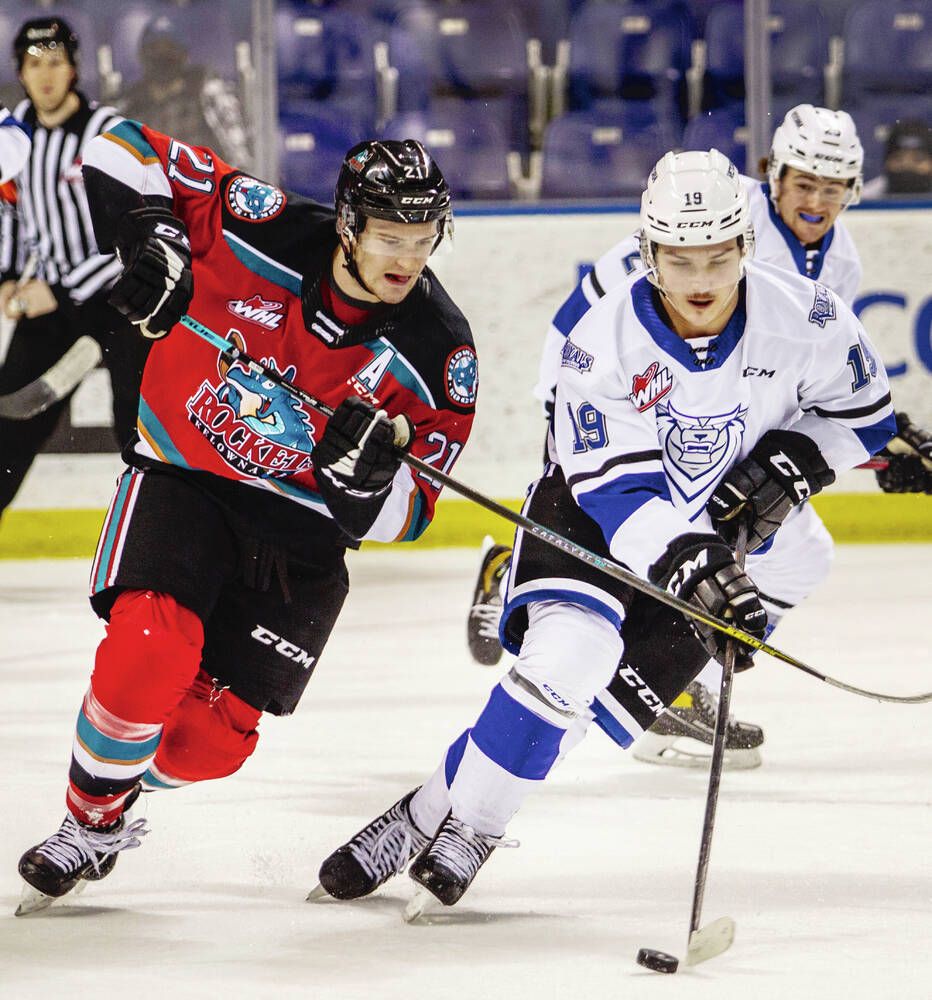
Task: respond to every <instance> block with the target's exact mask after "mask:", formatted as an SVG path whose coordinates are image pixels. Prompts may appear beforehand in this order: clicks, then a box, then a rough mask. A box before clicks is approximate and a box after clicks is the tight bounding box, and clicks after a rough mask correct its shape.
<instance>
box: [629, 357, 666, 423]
mask: <svg viewBox="0 0 932 1000" xmlns="http://www.w3.org/2000/svg"><path fill="white" fill-rule="evenodd" d="M672 388H673V376H672V375H671V374H670V370H669V369H668V368H667V367H666V366H664V367H663V368H661V367H660V362H659V361H654V362H653V363H652V364H650V365H648V366H647V370H646V371H644V372H642V373H641V374H640V375H635V376H634V378H633V379H631V395H630V396H628V399H630V400H631V402H632V403H634V405H635V406H636V407H637V409H638V412H640V413H643V412H644V411H645V410H649V409H650V408H651V407H652V406H654V404H656V403H657V402H659V401H660V400H661V399H663V397H664V396H666V394H667V393H668V392H669V391H670V390H671V389H672Z"/></svg>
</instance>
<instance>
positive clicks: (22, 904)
mask: <svg viewBox="0 0 932 1000" xmlns="http://www.w3.org/2000/svg"><path fill="white" fill-rule="evenodd" d="M60 898H61V897H60V896H46V894H45V893H44V892H39V890H38V889H36V888H34V887H33V886H31V885H30V884H29V883H28V882H23V891H22V894H21V895H20V898H19V906H17V907H16V913H15V916H17V917H25V916H28V915H29V914H30V913H39V912H40V911H41V910H47V909H48V908H49V907H50V906H51V905H52V903H57V902H58V900H59V899H60Z"/></svg>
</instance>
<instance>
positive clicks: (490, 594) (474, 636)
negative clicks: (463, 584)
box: [466, 535, 511, 667]
mask: <svg viewBox="0 0 932 1000" xmlns="http://www.w3.org/2000/svg"><path fill="white" fill-rule="evenodd" d="M510 565H511V549H509V548H508V547H507V546H505V545H496V544H495V543H494V541H493V540H492V538H491V536H489V535H486V536H485V538H484V539H483V542H482V564H481V566H480V567H479V578H478V579H477V580H476V590H475V593H474V594H473V598H472V607H471V608H470V609H469V618H468V620H467V622H466V638H467V641H468V643H469V652H470V653H471V654H472V658H473V659H474V660H475V661H476V663H481V664H482V665H483V666H484V667H494V666H495V664H496V663H498V661H499V660H500V659H501V658H502V652H503V650H502V646H501V643H500V642H499V641H498V622H499V619H500V618H501V615H502V597H501V593H500V588H501V584H502V581H503V580H504V578H505V574H506V573H507V572H508V567H509V566H510Z"/></svg>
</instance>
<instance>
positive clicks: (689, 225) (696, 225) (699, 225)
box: [676, 219, 712, 229]
mask: <svg viewBox="0 0 932 1000" xmlns="http://www.w3.org/2000/svg"><path fill="white" fill-rule="evenodd" d="M711 225H712V221H711V219H705V220H704V221H702V222H678V223H677V224H676V228H677V229H708V228H709V226H711Z"/></svg>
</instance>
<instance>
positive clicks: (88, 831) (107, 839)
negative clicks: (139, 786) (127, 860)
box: [16, 813, 149, 917]
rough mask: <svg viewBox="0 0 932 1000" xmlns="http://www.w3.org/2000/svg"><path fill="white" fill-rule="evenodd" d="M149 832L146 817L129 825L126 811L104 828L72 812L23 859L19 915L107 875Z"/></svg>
mask: <svg viewBox="0 0 932 1000" xmlns="http://www.w3.org/2000/svg"><path fill="white" fill-rule="evenodd" d="M148 832H149V831H148V829H147V828H146V821H145V819H137V820H134V821H133V822H132V823H129V824H127V822H126V814H125V813H124V814H123V815H122V816H121V817H120V818H119V819H118V820H117V821H116V823H114V824H112V825H111V826H109V827H105V828H103V829H101V828H100V827H93V826H86V825H85V824H83V823H79V822H78V821H77V820H76V819H75V818H74V816H72V815H71V813H68V815H67V816H66V817H65V820H64V822H63V823H62V825H61V826H60V827H59V828H58V831H57V832H56V833H53V834H52V836H51V837H49V838H48V839H46V840H43V841H42V843H41V844H36V846H35V847H33V848H31V849H30V850H28V851H26V853H25V854H24V855H23V856H22V857H21V858H20V859H19V873H20V875H21V876H22V877H23V880H24V881H25V883H26V884H25V885H24V886H23V895H22V899H21V900H20V904H19V906H18V907H17V909H16V916H18V917H21V916H24V915H25V914H27V913H34V912H36V911H37V910H44V909H45V908H46V907H48V906H51V905H52V903H54V902H55V900H56V899H60V898H61V897H62V896H64V895H66V894H67V893H69V892H71V891H72V890H75V889H80V888H82V887H83V883H84V882H94V881H98V880H99V879H102V878H106V876H107V875H109V874H110V872H112V871H113V867H114V865H115V864H116V859H117V854H118V853H119V852H120V851H126V850H129V849H131V848H133V847H139V846H140V844H141V843H142V840H141V838H142V837H144V836H145V835H146V834H147V833H148Z"/></svg>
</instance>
